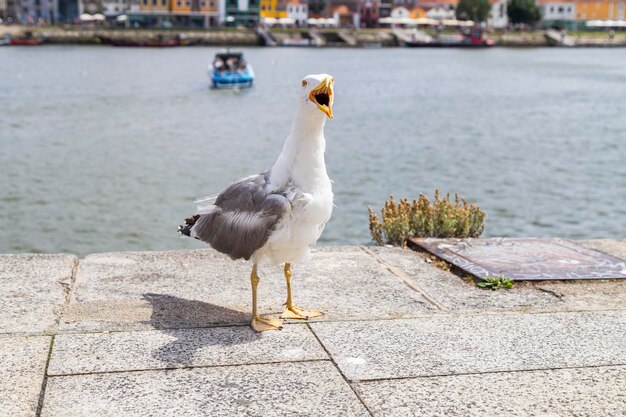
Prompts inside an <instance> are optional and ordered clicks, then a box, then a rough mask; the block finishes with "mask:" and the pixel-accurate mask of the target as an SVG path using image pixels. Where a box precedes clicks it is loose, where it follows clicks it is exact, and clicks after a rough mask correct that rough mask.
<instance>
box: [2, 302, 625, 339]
mask: <svg viewBox="0 0 626 417" xmlns="http://www.w3.org/2000/svg"><path fill="white" fill-rule="evenodd" d="M431 311H432V310H431ZM623 312H626V309H624V308H608V309H593V308H592V309H579V310H576V309H557V310H545V309H536V310H527V309H524V308H517V309H513V310H446V311H434V312H423V313H420V314H415V315H411V316H407V317H376V318H345V319H331V320H318V321H309V323H312V324H326V323H352V322H359V321H362V322H372V321H401V320H420V319H427V318H433V317H478V316H518V315H541V314H577V313H623ZM286 324H287V325H290V326H295V325H299V326H304V325H306V323H302V322H297V321H293V322H288V323H286ZM249 325H250V324H249V323H232V324H215V325H207V326H197V327H157V328H152V329H123V330H118V329H114V330H91V331H89V330H84V331H61V332H58V331H57V332H55V333H50V332H39V333H37V332H35V333H28V332H17V333H0V338H2V337H53V336H75V335H89V334H113V333H136V332H153V331H171V330H181V331H185V330H196V329H197V330H208V329H215V328H224V327H246V326H249Z"/></svg>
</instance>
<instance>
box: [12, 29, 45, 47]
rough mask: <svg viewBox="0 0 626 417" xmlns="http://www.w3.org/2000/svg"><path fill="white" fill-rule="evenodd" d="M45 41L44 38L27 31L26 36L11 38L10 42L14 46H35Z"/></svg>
mask: <svg viewBox="0 0 626 417" xmlns="http://www.w3.org/2000/svg"><path fill="white" fill-rule="evenodd" d="M42 43H43V39H42V38H36V37H33V36H32V34H31V33H29V32H27V33H26V35H25V36H24V37H21V38H13V37H10V38H9V44H10V45H13V46H35V45H41V44H42Z"/></svg>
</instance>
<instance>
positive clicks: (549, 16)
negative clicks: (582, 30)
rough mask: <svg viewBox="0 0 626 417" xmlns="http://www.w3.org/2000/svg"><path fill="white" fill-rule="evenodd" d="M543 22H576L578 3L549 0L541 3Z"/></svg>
mask: <svg viewBox="0 0 626 417" xmlns="http://www.w3.org/2000/svg"><path fill="white" fill-rule="evenodd" d="M539 8H540V9H541V20H543V21H553V20H575V19H576V3H574V2H566V1H558V0H548V1H540V3H539Z"/></svg>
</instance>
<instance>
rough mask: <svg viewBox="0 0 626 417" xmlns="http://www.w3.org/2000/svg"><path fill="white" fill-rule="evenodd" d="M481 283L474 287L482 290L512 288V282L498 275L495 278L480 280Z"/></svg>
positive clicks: (504, 276)
mask: <svg viewBox="0 0 626 417" xmlns="http://www.w3.org/2000/svg"><path fill="white" fill-rule="evenodd" d="M480 279H481V281H480V282H478V283H477V284H476V285H478V286H479V287H482V288H489V289H490V290H493V291H495V290H499V289H500V288H513V281H511V278H509V277H507V276H506V275H498V276H495V277H485V278H480Z"/></svg>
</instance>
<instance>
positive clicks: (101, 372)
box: [48, 359, 329, 378]
mask: <svg viewBox="0 0 626 417" xmlns="http://www.w3.org/2000/svg"><path fill="white" fill-rule="evenodd" d="M328 361H329V359H301V360H284V361H267V362H249V363H233V364H221V365H190V366H168V367H164V368H145V369H124V370H114V371H90V372H78V373H67V374H55V375H48V378H60V377H68V376H84V375H107V374H126V373H138V372H153V371H183V370H185V369H206V368H232V367H236V366H251V365H279V364H282V363H308V362H328Z"/></svg>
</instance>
